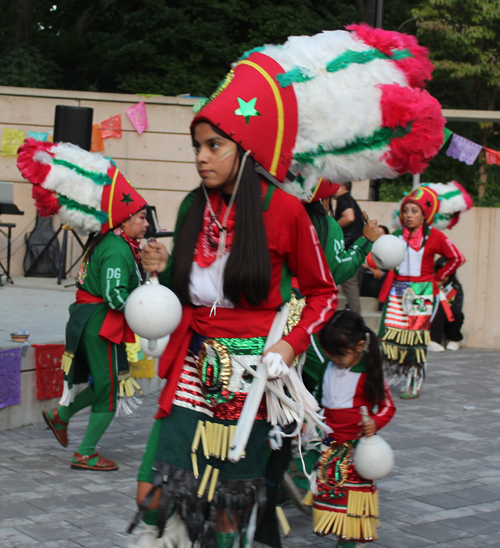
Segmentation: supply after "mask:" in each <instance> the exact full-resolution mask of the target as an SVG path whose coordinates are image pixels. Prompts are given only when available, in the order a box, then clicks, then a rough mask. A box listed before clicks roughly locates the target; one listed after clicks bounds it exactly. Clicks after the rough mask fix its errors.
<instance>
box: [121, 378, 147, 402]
mask: <svg viewBox="0 0 500 548" xmlns="http://www.w3.org/2000/svg"><path fill="white" fill-rule="evenodd" d="M136 390H137V391H138V392H139V393H140V394H141V395H142V389H141V387H140V386H139V384H138V383H137V381H136V380H135V379H134V377H132V375H130V374H127V376H126V377H125V378H122V379H120V381H119V383H118V391H119V394H120V398H123V397H124V396H125V395H126V396H127V398H131V397H132V396H133V395H134V394H135V392H136Z"/></svg>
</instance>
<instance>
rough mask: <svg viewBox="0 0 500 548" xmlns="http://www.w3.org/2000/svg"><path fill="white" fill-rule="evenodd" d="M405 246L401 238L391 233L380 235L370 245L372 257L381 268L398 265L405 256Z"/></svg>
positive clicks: (385, 268)
mask: <svg viewBox="0 0 500 548" xmlns="http://www.w3.org/2000/svg"><path fill="white" fill-rule="evenodd" d="M405 252H406V246H405V244H404V242H403V241H402V240H400V239H399V238H398V237H397V236H393V235H392V234H385V235H384V236H380V238H378V239H377V240H375V243H374V244H373V246H372V257H373V260H374V261H375V264H376V265H377V266H378V267H379V268H381V269H382V270H392V269H393V268H396V267H398V266H399V265H400V264H401V263H402V262H403V259H404V258H405Z"/></svg>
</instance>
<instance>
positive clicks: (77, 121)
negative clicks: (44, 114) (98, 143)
mask: <svg viewBox="0 0 500 548" xmlns="http://www.w3.org/2000/svg"><path fill="white" fill-rule="evenodd" d="M93 114H94V109H93V108H88V107H68V106H66V105H56V116H55V120H54V143H59V142H64V143H72V144H74V145H78V146H79V147H80V148H83V149H84V150H88V151H90V143H91V142H92V117H93Z"/></svg>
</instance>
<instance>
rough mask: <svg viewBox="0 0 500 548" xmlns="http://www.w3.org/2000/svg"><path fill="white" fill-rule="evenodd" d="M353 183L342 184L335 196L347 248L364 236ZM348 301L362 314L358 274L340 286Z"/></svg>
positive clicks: (339, 222) (352, 308)
mask: <svg viewBox="0 0 500 548" xmlns="http://www.w3.org/2000/svg"><path fill="white" fill-rule="evenodd" d="M351 188H352V183H351V182H347V183H342V184H341V185H340V188H339V190H338V191H337V193H336V194H335V196H334V199H335V200H336V202H337V205H336V207H335V220H336V221H337V222H338V224H339V225H340V227H341V228H342V232H343V233H344V243H345V248H346V249H349V248H350V247H351V246H355V245H356V244H355V241H356V240H357V239H358V238H360V237H361V236H362V235H363V227H364V221H363V215H362V213H361V209H360V208H359V205H358V203H357V202H356V200H355V199H354V198H353V197H352V196H351ZM340 288H341V290H342V292H343V293H344V295H345V297H346V299H347V305H348V307H349V308H350V310H352V311H353V312H357V313H358V314H361V303H360V300H359V282H358V274H357V273H356V275H355V276H353V277H352V278H350V279H349V280H347V281H345V282H344V283H343V284H342V285H341V286H340Z"/></svg>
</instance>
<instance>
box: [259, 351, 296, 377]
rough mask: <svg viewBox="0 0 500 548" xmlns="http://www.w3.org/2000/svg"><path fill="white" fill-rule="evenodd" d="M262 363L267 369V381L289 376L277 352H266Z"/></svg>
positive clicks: (286, 367)
mask: <svg viewBox="0 0 500 548" xmlns="http://www.w3.org/2000/svg"><path fill="white" fill-rule="evenodd" d="M262 363H264V365H265V366H266V368H267V377H268V378H269V379H277V378H280V377H286V376H287V375H289V374H290V368H289V367H288V365H287V364H286V363H285V362H284V361H283V358H282V357H281V354H278V353H277V352H268V353H267V354H266V355H265V356H264V357H263V358H262Z"/></svg>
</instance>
